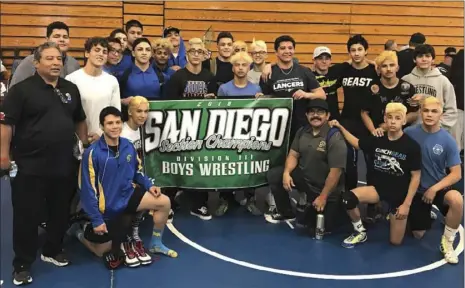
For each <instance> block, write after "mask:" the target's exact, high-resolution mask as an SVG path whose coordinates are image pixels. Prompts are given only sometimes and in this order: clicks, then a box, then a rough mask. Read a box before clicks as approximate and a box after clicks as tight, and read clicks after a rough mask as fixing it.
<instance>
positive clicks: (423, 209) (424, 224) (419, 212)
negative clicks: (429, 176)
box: [409, 187, 452, 231]
mask: <svg viewBox="0 0 465 288" xmlns="http://www.w3.org/2000/svg"><path fill="white" fill-rule="evenodd" d="M451 190H452V189H451V188H450V187H449V188H446V189H444V190H441V191H439V192H438V193H436V197H434V200H433V203H432V204H427V203H425V202H423V200H422V197H423V193H417V194H415V197H413V201H412V205H411V206H410V214H409V222H410V229H411V230H412V231H424V230H429V229H430V228H431V225H432V223H433V220H432V219H431V209H432V207H433V204H434V205H436V207H438V209H439V211H440V212H441V214H442V215H446V214H447V212H448V211H449V207H448V206H447V205H445V204H444V198H445V196H446V193H447V192H449V191H451Z"/></svg>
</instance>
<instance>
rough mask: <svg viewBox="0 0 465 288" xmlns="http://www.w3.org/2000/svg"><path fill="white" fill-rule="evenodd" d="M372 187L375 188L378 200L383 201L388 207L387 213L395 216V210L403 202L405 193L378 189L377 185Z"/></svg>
mask: <svg viewBox="0 0 465 288" xmlns="http://www.w3.org/2000/svg"><path fill="white" fill-rule="evenodd" d="M373 187H375V190H376V193H378V196H379V200H380V201H384V202H386V203H387V204H388V205H389V213H391V214H396V213H397V208H399V206H400V205H402V203H404V201H405V197H406V196H407V191H406V192H404V193H402V192H401V191H389V190H386V189H384V188H381V187H379V185H375V186H373ZM399 192H400V193H399Z"/></svg>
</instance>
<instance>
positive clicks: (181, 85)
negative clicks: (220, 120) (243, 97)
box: [166, 68, 217, 100]
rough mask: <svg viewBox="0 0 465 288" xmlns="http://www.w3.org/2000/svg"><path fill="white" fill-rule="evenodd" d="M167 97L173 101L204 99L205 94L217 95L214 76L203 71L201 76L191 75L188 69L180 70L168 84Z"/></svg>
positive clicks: (207, 71)
mask: <svg viewBox="0 0 465 288" xmlns="http://www.w3.org/2000/svg"><path fill="white" fill-rule="evenodd" d="M166 89H167V90H166V93H167V94H166V95H167V98H168V99H172V100H180V99H184V100H188V99H203V98H205V94H210V93H214V94H216V90H217V89H216V83H215V82H214V81H213V74H212V73H211V72H210V71H209V70H206V69H202V71H200V73H199V74H194V73H191V72H190V71H189V70H187V68H183V69H179V70H178V71H176V73H174V74H173V76H171V78H170V80H169V81H168V83H167V87H166Z"/></svg>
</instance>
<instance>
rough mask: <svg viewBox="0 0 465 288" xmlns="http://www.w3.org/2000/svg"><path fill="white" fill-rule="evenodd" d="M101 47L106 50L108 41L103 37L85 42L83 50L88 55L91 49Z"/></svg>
mask: <svg viewBox="0 0 465 288" xmlns="http://www.w3.org/2000/svg"><path fill="white" fill-rule="evenodd" d="M98 45H100V46H102V47H103V48H107V49H108V41H107V39H105V38H103V37H92V38H89V39H87V40H86V43H84V50H85V51H86V52H87V53H89V52H90V50H92V47H95V46H98Z"/></svg>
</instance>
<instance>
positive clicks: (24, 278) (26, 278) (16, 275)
mask: <svg viewBox="0 0 465 288" xmlns="http://www.w3.org/2000/svg"><path fill="white" fill-rule="evenodd" d="M30 283H32V276H31V272H29V271H28V270H23V271H20V272H16V271H14V272H13V284H15V285H16V286H21V285H27V284H30Z"/></svg>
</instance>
